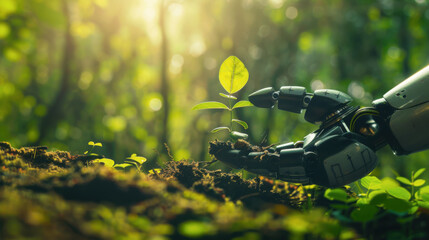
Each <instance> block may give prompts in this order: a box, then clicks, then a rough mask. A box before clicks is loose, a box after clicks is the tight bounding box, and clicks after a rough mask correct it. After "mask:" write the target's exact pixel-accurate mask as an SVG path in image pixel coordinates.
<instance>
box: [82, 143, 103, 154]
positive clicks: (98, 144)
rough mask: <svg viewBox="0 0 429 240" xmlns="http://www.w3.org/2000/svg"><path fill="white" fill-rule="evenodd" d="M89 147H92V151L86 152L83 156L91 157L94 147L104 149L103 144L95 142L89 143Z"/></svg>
mask: <svg viewBox="0 0 429 240" xmlns="http://www.w3.org/2000/svg"><path fill="white" fill-rule="evenodd" d="M88 146H91V149H89V150H88V151H85V152H84V153H83V154H85V155H90V154H92V150H93V149H94V147H103V144H101V143H99V142H98V143H94V142H93V141H89V142H88Z"/></svg>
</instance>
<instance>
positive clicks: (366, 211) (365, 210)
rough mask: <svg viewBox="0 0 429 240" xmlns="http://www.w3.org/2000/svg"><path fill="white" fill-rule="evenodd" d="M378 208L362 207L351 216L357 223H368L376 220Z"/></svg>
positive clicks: (371, 206)
mask: <svg viewBox="0 0 429 240" xmlns="http://www.w3.org/2000/svg"><path fill="white" fill-rule="evenodd" d="M377 212H378V208H377V207H376V206H373V205H362V206H360V207H359V208H358V209H355V210H353V211H352V213H351V214H350V216H351V217H352V219H353V220H355V221H356V222H368V221H371V220H372V219H374V217H375V215H377Z"/></svg>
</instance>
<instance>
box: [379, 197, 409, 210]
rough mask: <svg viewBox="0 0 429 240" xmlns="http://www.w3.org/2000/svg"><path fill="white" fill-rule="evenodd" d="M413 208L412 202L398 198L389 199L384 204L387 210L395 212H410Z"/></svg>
mask: <svg viewBox="0 0 429 240" xmlns="http://www.w3.org/2000/svg"><path fill="white" fill-rule="evenodd" d="M412 206H413V205H412V204H411V203H410V202H408V201H405V200H402V199H397V198H388V199H386V201H385V202H384V207H385V208H386V209H388V210H392V211H395V212H408V211H409V210H410V209H411V208H412Z"/></svg>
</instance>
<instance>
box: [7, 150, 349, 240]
mask: <svg viewBox="0 0 429 240" xmlns="http://www.w3.org/2000/svg"><path fill="white" fill-rule="evenodd" d="M244 147H245V146H244ZM35 150H36V151H39V152H36V157H35V158H34V157H33V156H34V153H35V152H34V151H35ZM79 159H82V158H80V156H79V155H77V156H73V155H70V154H69V153H68V152H49V151H47V150H46V149H39V150H37V148H20V149H15V148H13V147H11V146H10V145H8V144H7V143H0V167H1V171H0V177H1V178H0V179H1V183H2V184H0V228H1V229H0V239H10V238H30V237H31V238H34V239H112V238H117V239H134V238H135V239H155V238H157V239H160V238H161V239H189V238H193V239H232V238H237V239H245V238H247V237H255V238H257V237H259V238H271V239H284V238H287V237H288V236H304V237H305V236H313V237H320V236H323V237H327V238H336V237H338V236H340V234H342V233H344V232H346V231H351V230H349V229H347V228H338V222H337V221H336V220H333V219H331V218H329V217H326V216H325V217H323V218H322V217H320V218H319V217H318V218H317V220H312V217H311V216H312V215H311V214H310V213H308V214H307V213H304V214H303V213H300V212H298V211H297V210H295V209H294V208H296V207H297V206H299V201H301V200H299V198H296V199H295V200H293V199H292V198H291V196H293V194H298V193H297V192H296V189H294V188H293V187H292V185H288V184H286V183H283V184H279V183H275V182H272V181H270V180H266V179H260V178H255V179H247V180H246V179H242V178H241V176H240V175H237V174H227V173H223V172H221V171H213V170H207V169H205V168H204V167H203V166H204V164H203V163H200V162H188V161H178V162H175V161H170V162H168V164H167V165H166V166H165V168H164V169H162V171H161V172H160V173H158V174H150V175H146V174H144V173H140V172H136V171H129V172H122V171H118V170H115V169H113V168H107V167H104V166H91V165H89V166H86V165H85V164H79V163H82V162H83V161H81V160H79ZM292 216H293V218H292ZM297 216H298V217H299V221H301V222H302V224H304V225H305V226H306V227H305V228H302V229H298V230H297V229H294V228H293V227H291V226H292V225H291V224H290V223H291V222H293V221H298V220H296V219H298V218H297ZM310 220H311V221H310ZM317 221H319V223H320V224H322V225H320V226H327V227H326V229H327V230H326V231H327V232H326V233H323V234H322V233H321V231H320V229H319V230H317V231H313V230H314V229H316V228H314V224H316V223H315V222H317ZM312 224H313V225H312ZM335 226H337V227H335ZM323 228H325V227H323ZM329 229H334V230H335V231H333V230H329ZM351 232H352V233H353V231H351Z"/></svg>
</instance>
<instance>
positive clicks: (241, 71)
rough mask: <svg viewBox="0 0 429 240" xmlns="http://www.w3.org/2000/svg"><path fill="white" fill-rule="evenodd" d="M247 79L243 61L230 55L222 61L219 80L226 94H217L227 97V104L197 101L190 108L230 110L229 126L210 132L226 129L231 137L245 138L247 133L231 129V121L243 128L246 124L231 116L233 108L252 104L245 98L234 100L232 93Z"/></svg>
mask: <svg viewBox="0 0 429 240" xmlns="http://www.w3.org/2000/svg"><path fill="white" fill-rule="evenodd" d="M248 80H249V72H248V71H247V68H246V66H244V64H243V62H241V61H240V59H238V58H237V57H236V56H230V57H228V58H227V59H226V60H225V61H224V62H223V63H222V65H221V67H220V70H219V82H220V84H221V85H222V87H223V88H224V89H225V91H226V92H227V94H225V93H219V95H220V96H221V97H223V98H226V99H228V100H227V101H228V103H227V104H228V105H226V104H224V103H221V102H217V101H209V102H202V103H199V104H197V105H195V106H194V107H193V108H192V110H203V109H225V110H228V111H229V112H230V124H229V126H228V127H227V126H221V127H217V128H214V129H212V130H211V132H212V133H215V132H218V131H223V130H228V132H229V134H230V136H231V138H233V139H240V138H242V139H246V138H247V134H245V133H241V132H237V131H233V123H236V124H239V125H240V126H242V127H243V128H244V129H247V128H248V125H247V123H246V122H245V121H243V120H240V119H234V118H233V110H234V109H237V108H242V107H250V106H253V104H252V103H250V102H249V101H245V100H242V101H238V102H236V100H237V97H235V96H234V95H232V94H233V93H236V92H238V91H240V90H241V89H242V88H243V87H244V85H246V83H247V81H248Z"/></svg>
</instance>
